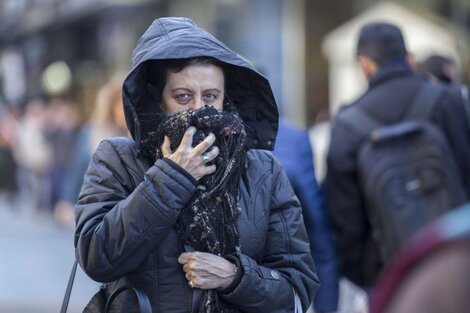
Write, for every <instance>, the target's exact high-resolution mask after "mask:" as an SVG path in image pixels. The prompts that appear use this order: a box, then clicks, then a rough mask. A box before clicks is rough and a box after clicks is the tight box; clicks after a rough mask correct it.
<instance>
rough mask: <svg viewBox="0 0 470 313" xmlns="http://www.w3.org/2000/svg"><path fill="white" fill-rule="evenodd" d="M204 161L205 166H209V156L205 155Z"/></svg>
mask: <svg viewBox="0 0 470 313" xmlns="http://www.w3.org/2000/svg"><path fill="white" fill-rule="evenodd" d="M202 160H203V161H204V164H207V163H209V162H210V159H209V156H208V155H207V154H204V156H203V157H202Z"/></svg>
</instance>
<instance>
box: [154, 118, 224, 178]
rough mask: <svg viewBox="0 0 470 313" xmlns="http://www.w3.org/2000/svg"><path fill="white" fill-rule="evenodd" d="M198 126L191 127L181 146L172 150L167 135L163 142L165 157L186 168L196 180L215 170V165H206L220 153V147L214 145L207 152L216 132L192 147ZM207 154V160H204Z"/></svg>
mask: <svg viewBox="0 0 470 313" xmlns="http://www.w3.org/2000/svg"><path fill="white" fill-rule="evenodd" d="M195 133H196V128H194V127H192V126H191V127H189V128H188V129H187V130H186V132H185V133H184V135H183V138H182V139H181V143H180V145H179V147H178V148H177V149H176V150H175V151H174V152H172V151H171V148H170V139H169V138H168V137H167V136H165V139H164V140H163V144H162V147H161V148H162V153H163V157H165V158H168V159H170V160H172V161H173V162H175V163H176V164H178V165H179V166H181V167H182V168H183V169H185V170H186V171H187V172H188V173H189V174H191V175H192V176H193V177H194V178H195V179H196V180H199V179H201V178H202V177H204V176H205V175H209V174H212V173H214V172H215V169H216V168H215V165H209V166H207V165H206V162H208V161H212V160H213V159H215V158H216V157H217V155H218V154H219V148H217V147H213V148H212V150H211V151H209V152H206V151H207V150H208V149H209V148H210V147H211V146H212V145H213V144H214V141H215V136H214V134H212V133H210V134H209V136H207V138H206V139H204V140H203V141H202V142H200V143H199V144H198V145H197V146H195V147H194V148H193V147H192V142H193V136H194V134H195ZM204 156H206V162H204Z"/></svg>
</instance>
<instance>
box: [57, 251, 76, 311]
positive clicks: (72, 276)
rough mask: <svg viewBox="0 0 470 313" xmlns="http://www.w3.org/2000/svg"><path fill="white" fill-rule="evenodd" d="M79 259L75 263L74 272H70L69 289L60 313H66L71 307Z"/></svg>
mask: <svg viewBox="0 0 470 313" xmlns="http://www.w3.org/2000/svg"><path fill="white" fill-rule="evenodd" d="M77 264H78V262H77V259H75V262H73V266H72V271H71V272H70V277H69V282H68V284H67V289H65V295H64V300H63V301H62V307H61V308H60V313H66V312H67V307H68V306H69V300H70V294H71V293H72V287H73V281H74V280H75V273H77Z"/></svg>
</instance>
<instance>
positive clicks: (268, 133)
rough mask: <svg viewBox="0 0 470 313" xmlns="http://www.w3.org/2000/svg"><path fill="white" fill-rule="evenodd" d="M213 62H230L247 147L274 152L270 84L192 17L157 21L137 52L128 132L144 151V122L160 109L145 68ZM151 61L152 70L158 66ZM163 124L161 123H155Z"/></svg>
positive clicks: (231, 89)
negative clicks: (208, 59)
mask: <svg viewBox="0 0 470 313" xmlns="http://www.w3.org/2000/svg"><path fill="white" fill-rule="evenodd" d="M201 56H204V57H213V58H215V59H218V60H219V61H221V62H223V63H225V65H227V66H226V68H224V71H225V81H226V95H227V97H229V98H230V99H231V101H232V103H233V104H234V105H235V106H236V107H237V109H238V112H239V114H240V116H241V118H242V119H243V122H244V123H245V128H246V132H247V148H248V149H249V148H259V149H267V150H272V149H273V148H274V143H275V139H276V134H277V129H278V119H279V114H278V111H277V106H276V101H275V99H274V96H273V93H272V90H271V86H270V85H269V82H268V80H267V79H266V78H265V77H263V76H262V75H261V74H260V73H258V72H257V71H256V70H255V68H254V67H253V65H251V64H250V63H249V62H248V61H247V60H245V59H244V58H243V57H242V56H240V55H239V54H237V53H236V52H234V51H233V50H231V49H229V48H228V47H227V46H226V45H225V44H223V43H222V42H220V41H219V40H218V39H216V38H215V37H214V36H212V35H211V34H209V33H208V32H207V31H205V30H204V29H202V28H200V27H198V26H197V25H196V24H195V23H194V22H193V21H192V20H190V19H188V18H176V17H165V18H158V19H156V20H155V21H154V22H153V23H152V25H150V27H149V28H148V29H147V31H146V32H145V33H144V34H143V35H142V37H141V38H140V39H139V41H138V43H137V46H136V48H135V49H134V52H133V55H132V62H131V70H130V72H129V74H128V76H127V78H126V79H125V81H124V87H123V102H124V112H125V115H126V122H127V127H128V128H129V131H130V133H131V135H132V137H133V138H134V140H135V141H136V143H137V144H138V145H139V146H140V139H141V118H142V115H143V114H145V113H142V112H148V110H149V109H151V110H156V111H158V110H160V108H158V106H157V105H156V104H155V103H154V102H152V101H149V99H150V93H151V91H150V90H149V87H148V80H147V78H146V74H145V73H146V69H148V66H149V64H150V62H148V61H164V60H169V59H186V58H193V57H201ZM158 64H159V63H158V62H152V66H158ZM155 122H156V123H158V121H155Z"/></svg>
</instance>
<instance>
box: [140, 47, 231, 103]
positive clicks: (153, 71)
mask: <svg viewBox="0 0 470 313" xmlns="http://www.w3.org/2000/svg"><path fill="white" fill-rule="evenodd" d="M149 63H150V64H149V65H148V70H147V72H146V79H147V88H148V90H149V92H150V93H151V94H152V96H153V98H154V101H155V103H157V104H159V105H160V104H161V103H162V94H163V89H164V88H165V85H166V81H167V75H168V72H172V73H178V72H181V71H182V70H183V69H184V68H185V67H187V66H190V65H215V66H217V67H219V68H221V69H222V72H223V73H224V76H225V73H226V69H225V68H226V65H225V63H223V62H221V61H219V60H217V59H215V58H212V57H205V56H203V57H194V58H188V59H168V60H161V61H149Z"/></svg>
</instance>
